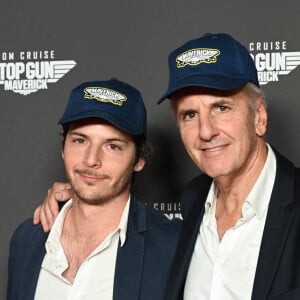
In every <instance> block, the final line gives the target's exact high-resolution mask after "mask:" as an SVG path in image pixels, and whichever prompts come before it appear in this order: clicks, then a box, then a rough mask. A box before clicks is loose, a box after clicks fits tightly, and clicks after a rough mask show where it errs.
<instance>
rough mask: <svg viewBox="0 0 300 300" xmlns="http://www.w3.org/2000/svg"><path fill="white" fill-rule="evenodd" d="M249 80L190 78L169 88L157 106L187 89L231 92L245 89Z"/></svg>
mask: <svg viewBox="0 0 300 300" xmlns="http://www.w3.org/2000/svg"><path fill="white" fill-rule="evenodd" d="M247 82H249V79H248V78H244V79H241V78H240V77H239V78H237V77H234V76H228V75H227V76H223V75H215V74H214V75H201V76H190V77H187V78H185V79H183V80H181V81H178V82H177V83H176V85H174V86H171V87H169V89H168V90H167V92H166V93H165V94H164V95H163V96H162V97H161V98H160V99H159V100H158V101H157V104H160V103H162V102H163V101H164V100H165V99H168V98H169V99H170V97H171V95H172V94H173V93H175V92H177V91H179V90H181V89H183V88H187V87H206V88H211V89H216V90H224V91H231V90H235V89H239V88H241V87H243V86H244V85H245V84H246V83H247Z"/></svg>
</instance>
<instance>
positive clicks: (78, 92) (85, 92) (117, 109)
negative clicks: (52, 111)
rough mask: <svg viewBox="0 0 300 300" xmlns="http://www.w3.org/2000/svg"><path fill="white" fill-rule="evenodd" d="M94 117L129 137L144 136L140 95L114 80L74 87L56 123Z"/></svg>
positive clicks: (145, 119) (143, 119)
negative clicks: (106, 122)
mask: <svg viewBox="0 0 300 300" xmlns="http://www.w3.org/2000/svg"><path fill="white" fill-rule="evenodd" d="M93 117H95V118H101V119H104V120H106V121H108V122H110V123H111V124H113V125H114V126H116V127H117V128H119V129H121V130H123V131H124V132H126V133H128V134H130V135H132V136H145V137H146V133H147V113H146V108H145V105H144V102H143V98H142V96H141V93H140V92H139V91H138V90H137V89H136V88H134V87H133V86H131V85H129V84H128V83H125V82H122V81H119V80H118V79H116V78H112V79H110V80H106V81H89V82H84V83H81V84H80V85H78V86H77V87H75V88H74V89H73V90H72V91H71V94H70V97H69V101H68V103H67V106H66V108H65V111H64V113H63V115H62V117H61V118H60V120H59V122H58V124H61V125H64V124H66V123H70V122H73V121H78V120H81V119H86V118H93Z"/></svg>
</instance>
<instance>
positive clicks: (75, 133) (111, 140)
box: [68, 130, 129, 144]
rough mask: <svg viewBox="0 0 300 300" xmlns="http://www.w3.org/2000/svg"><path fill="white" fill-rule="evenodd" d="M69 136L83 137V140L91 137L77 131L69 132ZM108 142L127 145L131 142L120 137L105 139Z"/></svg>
mask: <svg viewBox="0 0 300 300" xmlns="http://www.w3.org/2000/svg"><path fill="white" fill-rule="evenodd" d="M68 134H69V135H77V136H81V137H83V138H88V137H89V136H88V135H86V134H84V133H81V132H78V131H76V130H70V131H69V132H68ZM105 141H106V142H121V143H125V144H128V143H129V140H127V139H124V138H119V137H112V138H106V139H105Z"/></svg>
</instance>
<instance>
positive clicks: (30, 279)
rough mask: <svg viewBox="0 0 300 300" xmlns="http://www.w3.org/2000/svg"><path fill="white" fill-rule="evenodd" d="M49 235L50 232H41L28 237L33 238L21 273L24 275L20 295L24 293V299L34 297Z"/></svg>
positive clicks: (29, 299) (30, 299)
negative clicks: (36, 235) (35, 235)
mask: <svg viewBox="0 0 300 300" xmlns="http://www.w3.org/2000/svg"><path fill="white" fill-rule="evenodd" d="M32 236H34V235H32ZM47 237H48V234H45V233H41V234H40V235H39V236H38V237H28V238H29V239H32V243H31V250H28V251H27V255H26V256H25V257H24V267H23V269H22V274H21V275H20V276H22V279H21V281H20V282H22V286H21V288H20V295H22V299H23V300H27V299H28V300H32V299H33V298H34V294H35V289H36V285H37V281H38V276H39V274H40V270H41V265H42V262H43V259H44V256H45V252H46V249H45V242H46V240H47Z"/></svg>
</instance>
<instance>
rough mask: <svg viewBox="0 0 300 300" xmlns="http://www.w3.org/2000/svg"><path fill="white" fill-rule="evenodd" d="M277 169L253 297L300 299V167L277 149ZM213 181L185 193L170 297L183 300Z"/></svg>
mask: <svg viewBox="0 0 300 300" xmlns="http://www.w3.org/2000/svg"><path fill="white" fill-rule="evenodd" d="M273 150H274V152H275V155H276V161H277V170H276V178H275V183H274V187H273V191H272V195H271V199H270V204H269V209H268V214H267V219H266V224H265V228H264V233H263V239H262V244H261V247H260V252H259V258H258V263H257V268H256V273H255V279H254V285H253V290H252V297H251V299H252V300H266V299H268V300H271V299H274V300H275V299H276V300H294V299H295V300H296V299H297V300H299V299H300V174H299V173H300V170H299V169H297V168H295V166H294V165H293V164H292V163H291V162H290V161H288V160H287V159H286V158H284V157H283V156H282V155H280V154H279V153H278V152H277V151H276V150H275V149H273ZM211 182H212V179H211V178H209V177H208V176H206V175H204V174H203V175H200V176H198V177H196V178H195V179H193V180H192V181H191V182H190V183H189V184H188V186H187V188H186V189H185V191H184V193H183V195H182V199H181V200H182V205H181V208H182V210H183V211H182V214H183V219H184V220H183V228H182V234H181V238H180V241H179V244H178V248H177V251H176V254H175V258H174V264H173V266H172V269H171V273H170V278H169V282H168V285H167V290H166V296H165V299H166V300H181V299H183V292H184V285H185V280H186V275H187V272H188V268H189V264H190V260H191V257H192V254H193V251H194V246H195V243H196V239H197V235H198V232H199V227H200V224H201V222H202V218H203V214H204V203H205V201H206V197H207V195H208V191H209V188H210V185H211Z"/></svg>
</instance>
